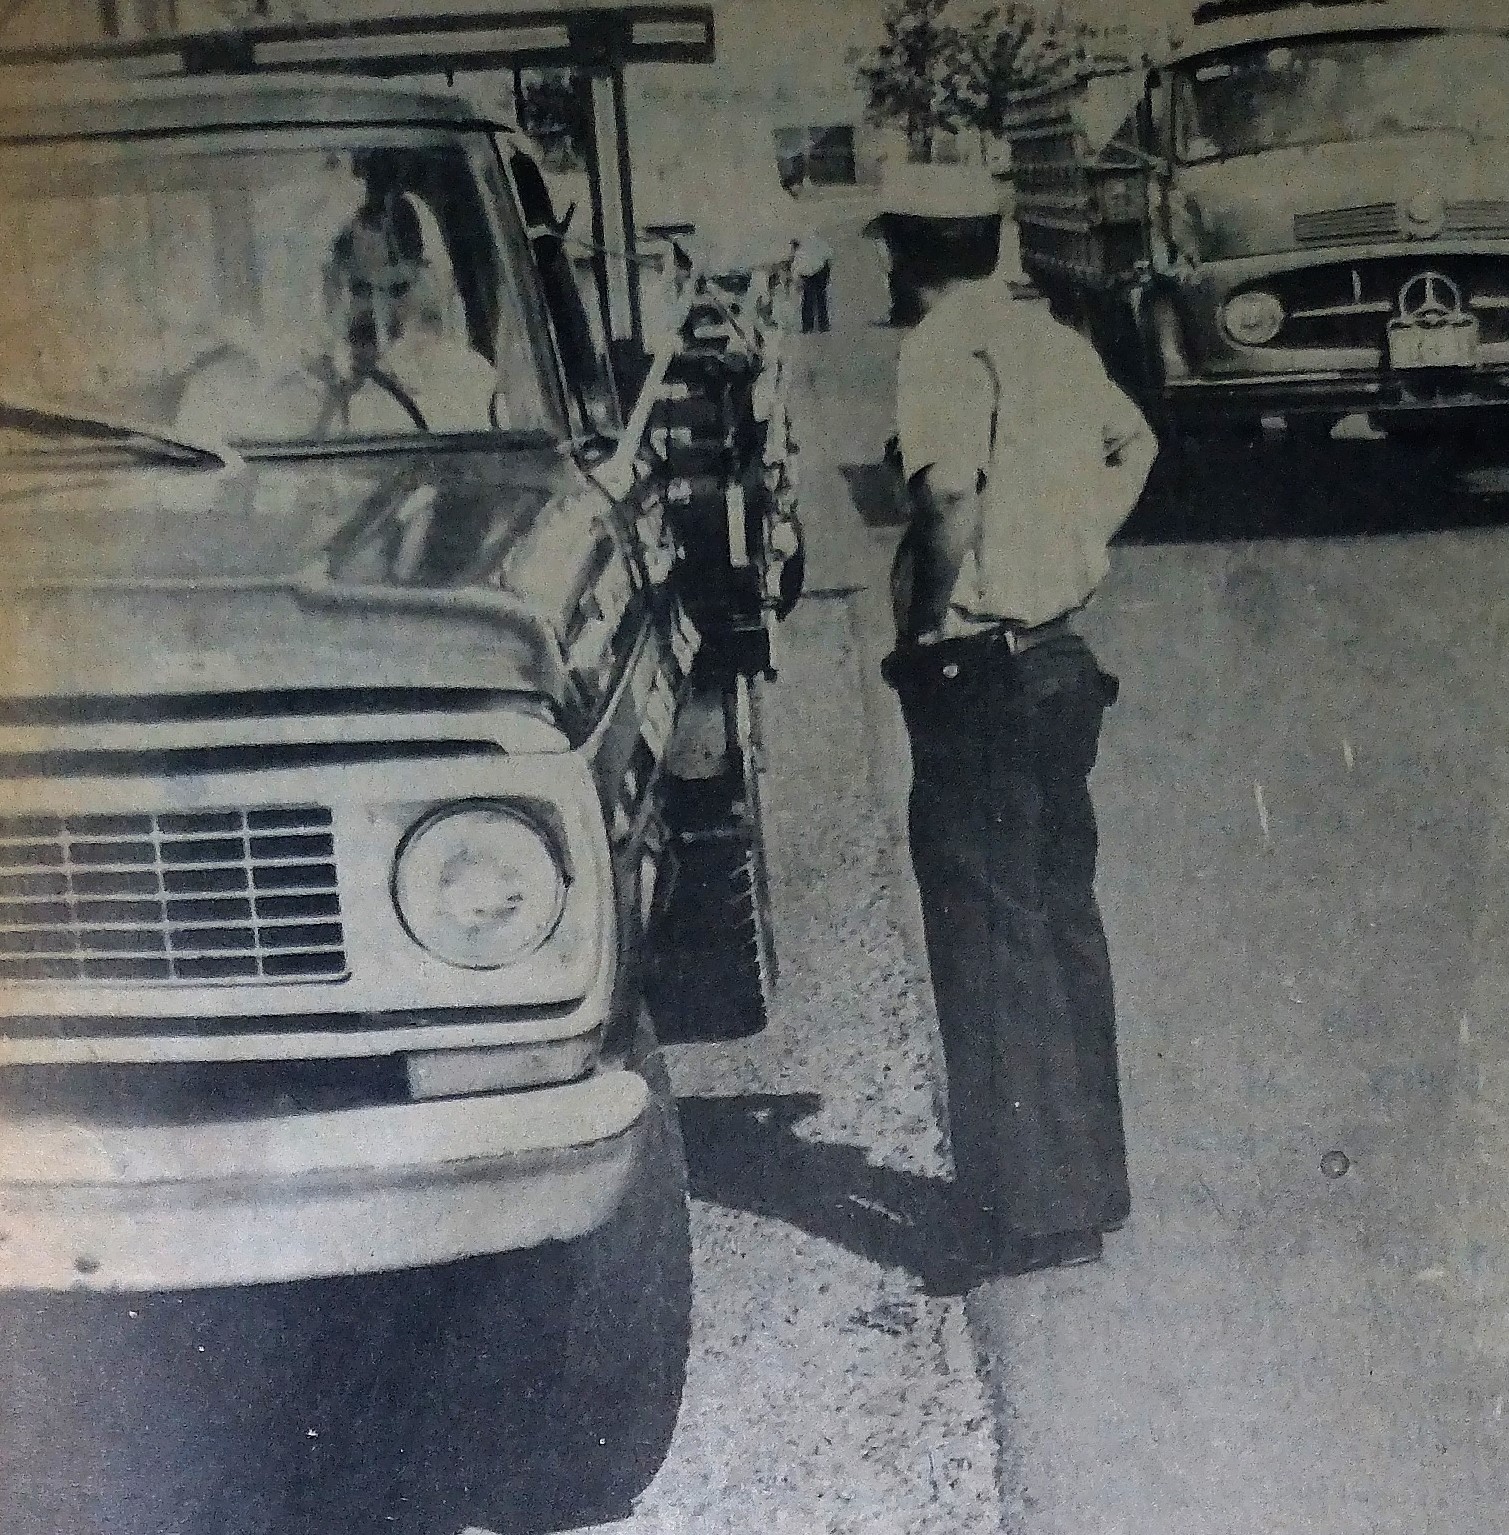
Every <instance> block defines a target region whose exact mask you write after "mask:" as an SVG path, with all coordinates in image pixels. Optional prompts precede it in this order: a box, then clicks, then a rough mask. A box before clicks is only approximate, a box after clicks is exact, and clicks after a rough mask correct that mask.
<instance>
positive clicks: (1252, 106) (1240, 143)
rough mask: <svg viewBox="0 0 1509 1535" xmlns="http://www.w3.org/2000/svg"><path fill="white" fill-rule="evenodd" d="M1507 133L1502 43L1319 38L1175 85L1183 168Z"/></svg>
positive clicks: (1507, 64)
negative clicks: (1312, 149)
mask: <svg viewBox="0 0 1509 1535" xmlns="http://www.w3.org/2000/svg"><path fill="white" fill-rule="evenodd" d="M1430 132H1455V133H1468V134H1473V135H1477V136H1482V137H1492V138H1505V137H1509V37H1502V36H1498V35H1495V34H1492V33H1486V32H1473V33H1463V32H1456V33H1453V32H1420V33H1406V34H1404V35H1401V36H1390V37H1381V36H1377V35H1374V36H1371V37H1346V38H1333V37H1327V38H1320V39H1317V40H1315V41H1311V42H1296V43H1285V44H1281V45H1265V46H1263V47H1260V48H1245V49H1241V50H1233V51H1232V52H1230V53H1227V54H1222V55H1217V56H1213V57H1209V58H1204V59H1201V60H1199V61H1198V62H1197V63H1194V64H1191V65H1189V66H1187V67H1186V68H1185V69H1184V70H1183V71H1182V72H1181V73H1180V74H1179V75H1178V77H1177V79H1176V82H1175V93H1174V137H1175V146H1176V149H1177V152H1178V155H1179V158H1180V159H1181V160H1184V161H1186V162H1188V161H1198V160H1213V159H1218V158H1221V157H1223V156H1228V155H1250V154H1258V153H1260V152H1262V151H1263V150H1269V149H1287V148H1294V147H1298V146H1301V145H1310V144H1330V143H1345V142H1347V141H1349V140H1356V139H1367V138H1377V137H1384V136H1388V135H1392V134H1403V133H1430Z"/></svg>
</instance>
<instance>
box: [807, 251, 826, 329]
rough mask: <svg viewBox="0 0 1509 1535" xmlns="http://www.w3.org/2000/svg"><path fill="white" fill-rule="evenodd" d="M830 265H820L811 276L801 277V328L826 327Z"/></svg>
mask: <svg viewBox="0 0 1509 1535" xmlns="http://www.w3.org/2000/svg"><path fill="white" fill-rule="evenodd" d="M832 275H833V269H832V267H826V266H825V267H822V268H820V269H819V270H818V271H817V272H815V273H814V274H813V275H812V276H811V277H804V278H802V329H803V330H804V331H813V330H827V329H828V279H829V278H830V277H832Z"/></svg>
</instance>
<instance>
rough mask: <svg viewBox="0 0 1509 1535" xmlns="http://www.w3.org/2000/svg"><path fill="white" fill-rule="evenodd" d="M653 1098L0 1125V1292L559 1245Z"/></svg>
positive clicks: (615, 1086) (280, 1272)
mask: <svg viewBox="0 0 1509 1535" xmlns="http://www.w3.org/2000/svg"><path fill="white" fill-rule="evenodd" d="M650 1102H651V1099H650V1090H649V1088H648V1086H647V1084H646V1083H645V1081H644V1079H643V1078H642V1077H640V1076H638V1075H637V1074H636V1073H634V1072H632V1071H627V1070H605V1071H600V1072H598V1073H596V1074H594V1075H592V1076H590V1077H587V1078H585V1079H584V1080H582V1081H580V1082H573V1083H569V1084H567V1085H564V1086H559V1087H546V1088H539V1089H534V1090H531V1091H525V1092H513V1093H504V1094H490V1095H485V1096H477V1097H467V1098H453V1099H445V1100H441V1101H435V1102H421V1103H406V1104H396V1105H384V1106H379V1107H367V1108H355V1109H343V1110H338V1111H334V1112H328V1113H314V1114H290V1115H287V1116H283V1117H277V1118H272V1117H268V1118H260V1119H254V1120H243V1121H235V1122H229V1123H226V1122H221V1123H214V1124H195V1125H173V1126H152V1127H146V1128H117V1127H114V1126H108V1125H102V1124H98V1123H78V1122H73V1121H63V1120H60V1119H41V1120H37V1119H27V1120H25V1121H23V1122H17V1123H6V1124H3V1125H0V1289H21V1290H92V1291H111V1292H120V1291H143V1290H173V1289H195V1288H206V1287H211V1286H222V1285H243V1284H265V1283H274V1282H278V1281H287V1280H298V1279H315V1278H327V1277H332V1276H335V1275H340V1274H359V1273H375V1272H379V1271H383V1270H392V1269H408V1268H423V1267H427V1266H430V1265H433V1264H439V1263H446V1262H450V1261H453V1260H456V1259H461V1258H469V1257H476V1256H480V1255H482V1254H486V1253H498V1252H506V1251H509V1250H512V1249H518V1248H526V1247H534V1246H537V1245H539V1244H540V1243H543V1242H548V1241H552V1240H560V1241H569V1240H571V1239H572V1238H575V1237H579V1236H582V1235H583V1234H585V1233H586V1232H589V1231H591V1230H593V1229H595V1228H596V1227H597V1226H599V1225H601V1224H602V1223H603V1222H604V1221H605V1220H607V1219H608V1217H609V1216H610V1215H611V1214H612V1213H613V1211H614V1210H615V1209H616V1208H617V1206H618V1204H619V1202H620V1200H621V1199H622V1198H623V1195H624V1192H625V1189H626V1187H627V1185H628V1182H629V1180H630V1177H631V1175H632V1173H633V1169H634V1164H635V1159H636V1157H637V1155H638V1154H639V1141H640V1138H641V1135H642V1133H643V1127H644V1126H645V1124H646V1123H647V1111H648V1109H649V1107H650Z"/></svg>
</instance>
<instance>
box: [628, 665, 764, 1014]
mask: <svg viewBox="0 0 1509 1535" xmlns="http://www.w3.org/2000/svg"><path fill="white" fill-rule="evenodd" d="M728 687H729V693H728V708H727V710H726V711H725V712H726V718H727V722H728V723H727V726H726V732H727V737H728V748H727V752H726V756H725V762H724V768H723V771H722V772H720V773H718V774H717V775H716V776H714V777H711V778H704V779H695V780H687V781H678V782H677V783H676V784H674V785H673V786H672V789H671V791H670V792H669V793H668V795H667V818H668V821H669V823H670V827H671V831H672V834H673V837H674V839H675V847H674V860H673V868H672V872H671V874H670V878H669V885H668V889H667V892H666V895H665V899H664V901H663V903H662V905H661V908H660V911H659V913H658V915H657V918H656V936H655V941H654V949H653V955H652V959H651V976H650V985H649V996H650V1006H651V1010H652V1012H653V1013H654V1016H655V1019H656V1027H657V1030H658V1032H659V1034H660V1037H661V1038H662V1039H665V1040H671V1041H675V1042H677V1043H685V1042H688V1041H691V1040H704V1041H705V1040H726V1039H745V1038H748V1037H749V1036H750V1035H753V1034H758V1033H759V1032H760V1031H761V1030H762V1029H764V1028H765V1026H766V1025H767V1024H768V1023H769V1021H770V1008H771V1002H772V999H773V996H774V992H775V984H776V980H777V966H776V952H775V937H774V925H773V921H772V915H771V899H770V876H769V865H768V860H767V854H766V846H765V810H764V798H763V781H764V767H763V763H762V758H761V741H760V712H759V695H758V692H757V690H756V684H755V683H754V682H752V681H751V680H750V679H748V678H745V677H743V676H738V677H736V678H734V679H731V681H730V682H729V684H728Z"/></svg>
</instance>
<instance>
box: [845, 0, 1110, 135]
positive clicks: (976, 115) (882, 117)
mask: <svg viewBox="0 0 1509 1535" xmlns="http://www.w3.org/2000/svg"><path fill="white" fill-rule="evenodd" d="M951 3H952V0H891V4H890V5H889V6H888V7H887V9H886V11H885V13H884V15H883V17H882V23H881V24H882V28H883V37H882V40H881V42H880V43H879V44H878V46H877V47H876V48H875V49H874V50H873V51H872V52H871V53H870V54H869V55H868V56H867V57H866V58H864V59H863V60H862V61H861V63H860V65H859V81H860V84H861V86H862V87H863V89H864V91H865V96H866V115H867V117H868V119H869V121H870V122H872V123H895V124H897V125H898V126H899V127H900V128H901V129H902V131H903V132H904V133H905V134H906V139H907V144H908V148H909V151H910V154H911V158H912V159H914V160H920V161H927V160H931V159H932V154H933V147H934V144H935V141H936V139H937V137H938V135H939V134H941V133H959V132H961V131H964V130H966V129H974V130H977V131H979V132H982V133H995V132H999V131H1000V128H1001V123H1002V119H1003V117H1004V114H1005V111H1006V108H1007V105H1008V103H1009V102H1010V99H1011V97H1012V96H1013V95H1014V94H1015V93H1016V92H1018V91H1020V90H1023V89H1024V88H1026V87H1028V86H1030V85H1033V84H1036V83H1037V82H1038V81H1040V80H1042V79H1043V78H1044V77H1045V76H1047V75H1049V74H1051V73H1053V72H1054V71H1056V70H1058V69H1059V68H1061V67H1063V66H1064V65H1065V64H1066V63H1069V62H1071V61H1072V60H1073V59H1074V58H1075V57H1076V56H1078V57H1081V58H1082V57H1084V55H1085V53H1086V52H1087V50H1088V49H1089V47H1090V45H1091V43H1092V41H1093V38H1094V32H1093V29H1092V28H1091V27H1090V26H1089V25H1088V24H1087V23H1085V22H1083V21H1080V20H1078V19H1076V18H1074V17H1072V16H1071V15H1070V14H1069V13H1068V12H1067V11H1066V10H1065V9H1064V8H1063V7H1062V6H1060V7H1059V8H1058V9H1056V10H1055V11H1053V12H1051V13H1046V14H1045V13H1044V12H1043V11H1040V10H1039V9H1038V8H1037V7H1035V6H1033V5H1031V4H1028V3H1026V0H1006V3H1005V4H1001V5H992V6H990V7H989V8H988V9H986V10H984V11H980V12H979V13H977V14H976V15H974V16H973V17H972V18H971V19H968V20H966V21H964V22H963V24H962V25H961V24H958V23H956V22H954V21H953V20H951V19H950V18H949V17H948V15H947V12H948V10H949V7H950V4H951Z"/></svg>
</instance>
